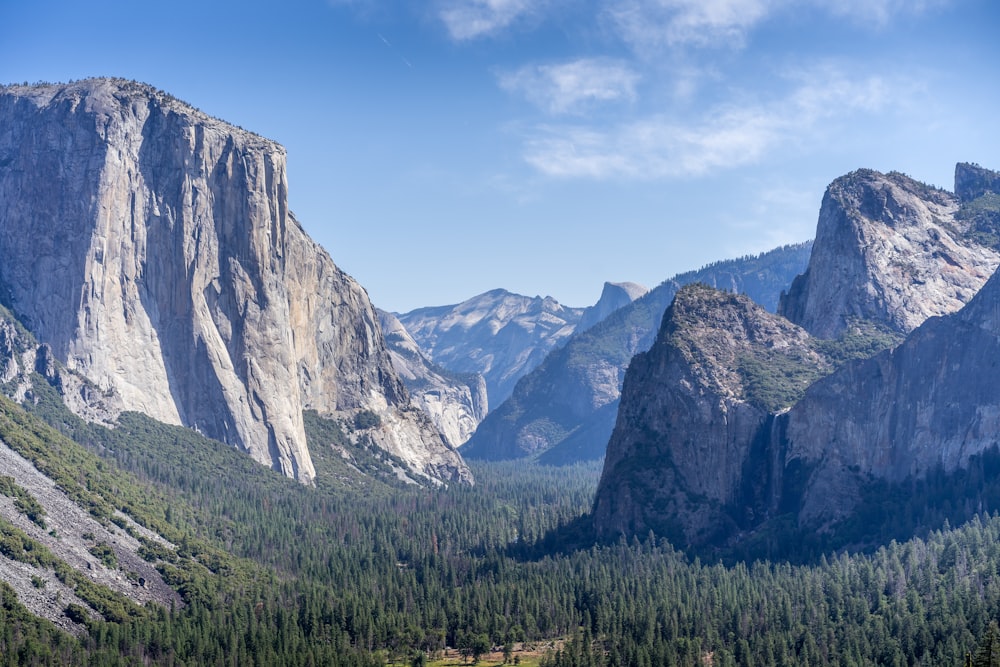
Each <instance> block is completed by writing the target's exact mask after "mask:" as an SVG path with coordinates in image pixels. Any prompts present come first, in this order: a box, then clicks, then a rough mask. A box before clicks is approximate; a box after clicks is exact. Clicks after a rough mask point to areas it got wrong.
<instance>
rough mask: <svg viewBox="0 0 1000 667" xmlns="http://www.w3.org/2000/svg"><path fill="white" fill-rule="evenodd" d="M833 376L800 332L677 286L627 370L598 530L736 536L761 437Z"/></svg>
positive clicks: (747, 306)
mask: <svg viewBox="0 0 1000 667" xmlns="http://www.w3.org/2000/svg"><path fill="white" fill-rule="evenodd" d="M830 370H832V363H831V361H830V360H829V359H828V358H827V356H826V355H824V354H823V353H822V351H821V350H819V349H817V347H816V346H815V345H814V344H813V341H812V338H811V336H809V334H808V333H807V332H806V331H805V330H803V329H802V328H800V327H797V326H795V325H794V324H792V323H790V322H788V321H787V320H785V319H784V318H782V317H779V316H777V315H774V314H772V313H769V312H767V311H766V310H765V309H764V308H762V307H761V306H759V305H757V304H755V303H754V302H753V301H751V300H750V299H749V298H748V297H746V296H743V295H736V294H732V293H728V292H722V291H718V290H715V289H712V288H710V287H708V286H705V285H699V284H695V285H689V286H686V287H683V288H681V290H680V291H679V292H678V293H677V295H676V297H675V298H674V301H673V303H672V304H671V306H670V308H669V309H668V310H667V312H666V314H665V316H664V319H663V326H662V327H661V328H660V331H659V334H658V335H657V338H656V342H655V343H654V344H653V346H652V348H651V349H650V350H649V351H647V352H643V353H640V354H637V355H636V356H635V358H634V359H633V360H632V363H631V364H630V365H629V369H628V374H627V375H626V377H625V383H624V387H623V389H622V398H621V406H620V408H619V410H618V418H617V422H616V425H615V429H614V432H613V434H612V436H611V440H610V442H609V443H608V450H607V458H606V459H605V463H604V473H603V474H602V477H601V483H600V486H599V487H598V490H597V495H596V499H595V502H594V521H595V525H597V526H598V527H599V534H600V535H601V536H614V535H617V534H621V533H626V534H633V533H639V534H642V533H644V532H645V531H647V530H649V529H653V530H655V531H656V532H657V533H658V534H660V535H665V536H667V537H669V538H670V539H671V540H673V541H675V543H682V544H704V543H706V542H715V541H718V540H720V539H724V538H726V537H728V536H729V535H731V534H732V533H734V532H735V531H736V529H737V524H736V521H734V519H733V518H732V517H731V516H730V515H729V514H730V507H731V506H733V505H738V504H742V502H743V500H744V498H743V492H744V488H743V487H744V474H745V472H747V469H748V467H749V466H750V465H751V454H752V453H756V452H752V449H753V444H754V442H755V439H756V438H757V434H758V433H759V432H760V431H761V429H762V428H763V427H765V425H766V424H767V423H768V421H769V415H770V414H771V412H772V411H774V410H778V409H781V408H784V407H786V406H787V405H788V404H789V403H791V402H794V401H795V400H796V399H797V398H798V397H799V395H801V392H803V391H804V390H805V388H806V387H807V386H808V385H809V384H810V383H811V382H812V381H813V380H815V379H816V378H817V377H819V376H821V375H823V374H825V373H828V372H829V371H830ZM695 498H697V500H696V501H695V500H694V499H695Z"/></svg>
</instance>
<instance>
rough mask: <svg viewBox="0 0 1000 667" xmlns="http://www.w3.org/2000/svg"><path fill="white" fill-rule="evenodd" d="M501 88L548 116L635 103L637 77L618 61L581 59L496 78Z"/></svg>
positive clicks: (506, 73)
mask: <svg viewBox="0 0 1000 667" xmlns="http://www.w3.org/2000/svg"><path fill="white" fill-rule="evenodd" d="M499 81H500V87H501V88H503V89H504V90H507V91H508V92H511V93H516V94H519V95H523V96H524V97H525V98H526V99H527V100H528V101H530V102H531V103H532V104H535V105H536V106H538V107H540V108H541V109H543V110H545V111H547V112H548V113H551V114H566V113H579V112H582V111H584V110H586V109H588V108H590V107H591V106H593V105H594V104H595V103H607V102H621V101H632V100H635V97H636V92H635V87H636V84H637V83H638V81H639V74H638V73H637V72H635V70H633V69H632V68H631V67H630V66H629V65H627V64H626V63H624V62H622V61H619V60H610V59H604V58H582V59H579V60H574V61H571V62H566V63H560V64H549V65H528V66H525V67H522V68H520V69H518V70H516V71H514V72H505V73H501V74H500V75H499Z"/></svg>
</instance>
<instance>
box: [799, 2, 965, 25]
mask: <svg viewBox="0 0 1000 667" xmlns="http://www.w3.org/2000/svg"><path fill="white" fill-rule="evenodd" d="M952 1H953V0H813V2H814V3H815V4H816V5H818V6H819V7H822V8H823V9H825V10H826V11H828V12H830V13H831V14H833V15H834V16H841V17H845V18H848V19H851V20H854V21H856V22H858V23H861V24H868V25H872V24H873V25H874V26H876V27H880V28H881V27H884V26H886V25H887V24H889V23H890V22H891V21H892V20H893V19H894V18H896V17H897V16H900V15H906V14H910V15H919V14H923V13H924V12H927V11H930V10H933V9H936V8H938V7H944V6H947V5H949V4H951V2H952Z"/></svg>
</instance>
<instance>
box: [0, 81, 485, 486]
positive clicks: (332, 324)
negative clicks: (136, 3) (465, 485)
mask: <svg viewBox="0 0 1000 667" xmlns="http://www.w3.org/2000/svg"><path fill="white" fill-rule="evenodd" d="M0 118H2V119H3V124H2V126H0V127H2V129H0V257H2V262H0V287H2V290H3V293H2V297H3V299H4V302H5V303H6V304H7V305H9V306H10V307H11V309H12V310H13V311H15V312H16V313H17V315H18V316H19V317H20V318H21V319H22V321H24V322H25V323H26V324H27V326H28V328H29V329H30V330H31V332H32V333H33V334H34V335H35V336H36V337H37V338H38V340H39V341H41V342H42V343H45V344H47V345H49V346H50V347H51V349H52V351H53V353H54V354H55V356H56V357H57V358H58V359H60V360H62V361H63V362H64V363H65V364H66V365H67V366H68V367H69V368H70V369H71V370H74V371H78V372H79V373H80V374H82V375H84V376H85V377H87V378H89V379H90V380H91V381H92V382H94V383H95V384H96V385H97V386H98V387H99V388H101V389H103V390H113V391H114V392H116V393H117V394H118V395H119V396H120V397H121V399H122V402H123V404H124V407H125V409H129V410H138V411H141V412H144V413H146V414H148V415H150V416H152V417H154V418H156V419H159V420H161V421H164V422H167V423H173V424H182V425H185V426H189V427H192V428H195V429H198V430H200V431H202V432H204V433H205V434H206V435H209V436H211V437H214V438H217V439H220V440H222V441H224V442H227V443H230V444H232V445H234V446H237V447H239V448H241V449H244V450H246V451H247V452H249V453H250V454H251V455H252V456H253V457H254V458H255V459H257V460H258V461H260V462H262V463H265V464H267V465H271V466H273V467H275V468H276V469H278V470H280V471H281V472H282V473H284V474H285V475H288V476H292V477H295V478H297V479H299V480H301V481H303V482H309V481H311V480H312V479H313V477H314V475H315V471H314V469H313V465H312V461H311V458H310V455H309V451H308V449H307V447H306V441H305V433H304V429H303V423H302V410H303V409H307V408H313V409H316V410H318V411H320V412H321V413H324V414H329V415H337V414H342V413H350V412H351V411H357V410H361V409H368V410H373V411H375V412H379V413H386V415H387V416H388V417H392V418H395V417H398V418H399V419H400V420H402V421H403V422H407V421H408V420H412V419H413V417H412V413H411V411H410V409H409V405H408V397H407V394H406V391H405V389H404V388H403V385H402V383H401V382H400V380H399V378H398V377H397V376H396V374H395V373H394V372H393V370H392V365H391V362H390V359H389V355H388V353H387V352H386V350H385V346H384V341H383V339H382V333H381V329H380V327H379V324H378V317H377V315H376V313H375V310H374V308H373V307H372V306H371V304H370V302H369V301H368V298H367V295H366V294H365V292H364V290H363V289H362V288H361V287H360V286H359V285H358V284H357V283H356V282H355V281H354V280H353V279H351V278H350V277H349V276H347V275H346V274H344V273H343V272H342V271H340V270H339V269H338V268H337V267H336V266H335V265H334V264H333V262H332V261H331V260H330V258H329V256H328V255H327V254H326V253H325V252H324V251H323V250H322V248H320V247H319V246H318V245H317V244H316V243H315V242H313V241H312V240H311V239H310V238H309V237H308V236H307V235H306V234H305V232H304V231H303V229H302V228H301V226H300V225H299V224H298V222H297V221H296V220H295V218H294V216H293V215H292V213H291V212H290V211H289V209H288V184H287V179H286V171H285V151H284V149H283V148H282V147H281V146H280V145H278V144H276V143H274V142H272V141H269V140H267V139H263V138H261V137H259V136H257V135H255V134H252V133H250V132H247V131H245V130H242V129H239V128H236V127H234V126H232V125H229V124H227V123H224V122H222V121H219V120H217V119H214V118H211V117H209V116H207V115H205V114H203V113H201V112H199V111H197V110H195V109H193V108H191V107H189V106H187V105H185V104H183V103H181V102H179V101H177V100H176V99H174V98H172V97H171V96H169V95H167V94H164V93H162V92H159V91H156V90H155V89H152V88H150V87H149V86H145V85H142V84H137V83H134V82H129V81H123V80H112V79H92V80H87V81H82V82H78V83H74V84H68V85H39V86H31V87H22V86H11V87H7V88H4V89H2V90H0ZM418 420H419V418H418ZM387 422H388V423H392V422H393V419H388V420H387ZM413 426H414V428H412V429H409V428H397V429H395V430H394V431H393V432H392V433H388V434H385V439H386V444H387V446H389V447H390V448H392V447H394V448H396V449H397V450H403V451H406V452H409V453H410V454H411V456H410V457H409V458H407V459H406V460H407V461H408V462H409V463H410V464H411V465H413V466H414V468H415V470H416V471H417V472H420V473H422V474H428V475H430V476H433V477H438V476H439V475H440V473H441V472H442V470H443V469H442V466H441V465H440V463H441V462H440V461H437V462H436V463H435V464H434V465H433V466H431V468H433V472H428V471H425V470H422V466H423V463H422V462H421V460H420V453H421V452H423V453H426V452H430V451H434V452H435V454H434V456H433V457H432V458H435V457H437V453H438V450H441V449H444V450H448V451H449V452H450V454H447V455H445V458H449V460H450V461H451V465H452V467H451V469H450V470H448V471H445V472H444V477H446V478H448V479H469V475H468V470H467V468H466V467H465V466H464V463H463V462H462V461H461V459H460V458H459V457H458V455H457V454H456V453H455V452H454V451H453V450H450V449H449V448H447V447H446V446H445V445H444V444H443V443H442V442H441V440H440V436H437V437H436V439H435V434H434V433H433V428H430V427H429V424H427V423H425V422H420V423H418V424H414V425H413ZM410 431H412V433H411V432H410ZM403 432H407V434H406V436H405V437H408V438H412V437H414V434H416V435H415V437H416V440H412V439H411V440H409V441H406V442H397V441H396V438H397V437H399V436H400V434H401V433H403ZM411 450H412V451H411Z"/></svg>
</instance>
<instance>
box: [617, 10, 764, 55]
mask: <svg viewBox="0 0 1000 667" xmlns="http://www.w3.org/2000/svg"><path fill="white" fill-rule="evenodd" d="M776 4H780V2H776V1H775V0H771V1H768V0H620V1H619V2H617V3H615V4H613V5H612V6H611V7H610V8H609V9H608V11H607V16H609V17H610V18H611V22H612V25H613V26H614V28H615V29H616V30H617V32H618V33H619V34H620V35H621V37H622V39H624V40H625V42H626V43H628V44H629V45H630V46H631V47H632V48H634V49H636V50H638V51H649V50H655V49H659V48H662V47H664V46H687V45H690V46H720V45H721V46H733V47H740V46H743V44H744V42H745V40H746V37H747V33H748V32H749V31H750V30H751V29H752V28H753V27H754V26H755V25H756V24H757V23H759V22H760V21H762V20H763V19H764V18H765V17H766V16H767V15H768V13H769V12H770V11H771V10H772V8H773V6H774V5H776Z"/></svg>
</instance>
